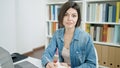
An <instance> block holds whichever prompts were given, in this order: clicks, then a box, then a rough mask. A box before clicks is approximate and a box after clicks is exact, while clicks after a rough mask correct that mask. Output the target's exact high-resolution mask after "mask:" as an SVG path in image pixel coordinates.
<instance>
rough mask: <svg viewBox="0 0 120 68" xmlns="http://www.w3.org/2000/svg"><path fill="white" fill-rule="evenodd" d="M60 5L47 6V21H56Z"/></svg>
mask: <svg viewBox="0 0 120 68" xmlns="http://www.w3.org/2000/svg"><path fill="white" fill-rule="evenodd" d="M60 8H61V5H54V4H53V5H49V20H55V21H57V20H58V14H59V12H60Z"/></svg>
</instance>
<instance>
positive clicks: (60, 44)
mask: <svg viewBox="0 0 120 68" xmlns="http://www.w3.org/2000/svg"><path fill="white" fill-rule="evenodd" d="M58 22H59V25H60V26H61V27H62V28H60V29H58V30H57V31H56V32H55V33H54V35H53V37H52V39H51V41H50V43H49V45H48V47H47V49H46V50H45V52H44V53H43V55H42V59H41V60H42V64H43V65H44V66H45V67H46V68H56V66H57V65H56V63H54V62H53V56H54V54H55V52H56V49H57V48H58V53H59V62H60V64H61V65H63V66H65V67H66V68H69V67H71V68H96V63H97V62H96V54H95V50H94V44H93V41H92V39H91V37H90V36H89V34H88V33H87V32H85V31H83V30H82V29H80V28H79V26H80V23H81V14H80V6H79V5H78V4H77V3H75V2H66V3H65V4H64V5H63V6H62V8H61V10H60V14H59V16H58Z"/></svg>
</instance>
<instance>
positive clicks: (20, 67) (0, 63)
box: [0, 47, 38, 68]
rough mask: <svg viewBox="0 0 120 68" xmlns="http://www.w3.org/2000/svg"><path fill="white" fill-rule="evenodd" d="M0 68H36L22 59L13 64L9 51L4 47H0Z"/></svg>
mask: <svg viewBox="0 0 120 68" xmlns="http://www.w3.org/2000/svg"><path fill="white" fill-rule="evenodd" d="M0 68H38V67H37V66H35V65H33V64H32V63H30V62H28V61H23V62H20V63H17V64H15V65H14V64H13V60H12V58H11V55H10V53H9V52H8V51H7V50H5V49H4V48H2V47H0Z"/></svg>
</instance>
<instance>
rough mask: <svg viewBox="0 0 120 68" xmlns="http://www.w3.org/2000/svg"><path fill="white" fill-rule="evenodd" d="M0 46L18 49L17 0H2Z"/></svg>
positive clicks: (13, 50) (0, 9)
mask: <svg viewBox="0 0 120 68" xmlns="http://www.w3.org/2000/svg"><path fill="white" fill-rule="evenodd" d="M0 46H1V47H4V48H5V49H7V50H8V51H9V52H10V53H13V52H15V51H16V22H15V0H0Z"/></svg>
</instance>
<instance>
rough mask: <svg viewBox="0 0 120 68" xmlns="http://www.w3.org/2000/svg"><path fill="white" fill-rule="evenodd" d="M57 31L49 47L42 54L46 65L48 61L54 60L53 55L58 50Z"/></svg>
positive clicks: (43, 62)
mask: <svg viewBox="0 0 120 68" xmlns="http://www.w3.org/2000/svg"><path fill="white" fill-rule="evenodd" d="M56 34H57V33H56V32H55V34H54V35H53V37H52V39H51V41H50V43H49V45H48V47H47V49H46V50H45V51H44V53H43V55H42V58H41V61H42V64H43V65H44V66H46V64H47V63H48V62H52V61H53V56H54V54H55V52H56V47H57V42H56V41H57V40H56Z"/></svg>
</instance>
